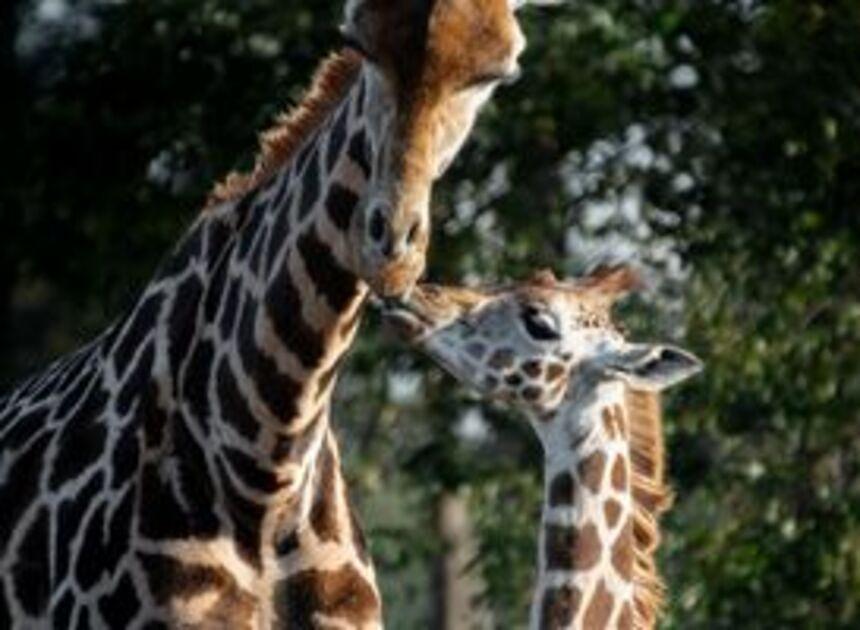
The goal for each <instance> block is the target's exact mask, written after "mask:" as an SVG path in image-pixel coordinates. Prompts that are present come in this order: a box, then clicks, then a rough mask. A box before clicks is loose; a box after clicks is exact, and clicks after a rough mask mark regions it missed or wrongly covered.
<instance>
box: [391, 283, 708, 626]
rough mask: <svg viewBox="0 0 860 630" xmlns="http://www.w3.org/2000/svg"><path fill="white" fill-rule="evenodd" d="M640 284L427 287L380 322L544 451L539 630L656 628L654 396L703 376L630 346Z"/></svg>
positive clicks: (665, 351) (672, 354)
mask: <svg viewBox="0 0 860 630" xmlns="http://www.w3.org/2000/svg"><path fill="white" fill-rule="evenodd" d="M636 283H637V279H636V277H635V275H634V274H633V273H632V272H630V271H629V270H628V269H625V268H617V269H613V270H602V271H600V272H596V273H594V274H593V275H591V276H588V277H586V278H582V279H580V280H578V281H576V282H559V281H557V280H556V279H555V278H554V277H553V276H552V274H551V273H548V272H543V273H539V274H537V275H536V276H535V277H534V278H532V279H531V280H529V281H527V282H523V283H520V284H517V285H514V286H511V287H507V288H500V289H495V290H473V289H465V288H460V287H439V286H434V285H419V286H418V287H417V288H416V289H415V291H414V292H413V293H412V294H411V296H410V299H409V300H408V302H406V303H400V302H398V301H388V302H386V303H385V309H384V313H385V317H386V319H387V321H389V322H390V323H391V324H392V325H393V326H395V327H396V329H398V330H399V331H400V332H401V334H402V335H403V336H404V337H405V338H406V339H407V340H409V341H411V342H412V343H414V344H416V345H418V346H419V347H420V348H421V349H423V350H424V351H425V352H426V353H427V354H428V355H429V356H430V357H431V358H433V359H435V360H436V361H437V362H438V363H439V364H440V365H441V366H443V367H444V368H445V369H446V370H448V371H449V372H450V373H451V374H452V375H454V376H455V377H456V378H458V379H460V380H461V381H463V382H464V383H466V384H468V385H470V386H472V387H473V388H474V389H476V390H478V391H479V392H480V393H481V394H482V395H484V396H486V397H488V398H496V399H501V400H504V401H506V402H508V403H510V404H513V405H516V406H517V407H518V408H520V410H522V411H524V412H525V414H526V415H527V417H528V418H529V421H530V423H531V425H532V427H533V428H534V430H535V432H536V433H537V435H538V437H539V438H540V441H541V444H542V446H543V449H544V483H545V493H544V503H543V517H542V519H541V520H542V522H541V530H540V545H539V552H538V574H537V586H536V588H535V591H534V596H533V598H532V608H531V624H530V628H532V629H533V630H570V629H576V630H605V629H608V628H617V629H618V630H630V629H631V628H634V627H635V628H637V629H647V628H653V627H654V625H655V623H656V616H657V612H658V611H659V608H660V605H661V601H662V592H663V588H662V582H661V581H660V577H659V575H658V573H657V569H656V565H655V562H654V553H655V551H656V549H657V546H658V544H659V541H660V534H659V528H658V518H659V516H660V514H661V513H662V512H663V511H665V509H667V507H668V504H669V501H670V496H671V495H670V492H669V490H668V488H667V487H666V484H665V479H664V463H663V456H664V453H663V435H662V422H661V418H660V402H659V398H658V396H657V392H659V391H661V390H663V389H664V388H666V387H670V386H672V385H674V384H676V383H679V382H681V381H683V380H685V379H686V378H688V377H690V376H692V375H693V374H695V373H696V372H698V371H699V370H700V369H701V363H700V362H699V360H698V359H697V358H696V357H694V356H692V355H691V354H689V353H687V352H685V351H683V350H680V349H678V348H674V347H671V346H663V345H650V344H633V343H630V342H628V341H627V340H626V339H625V338H624V336H623V335H622V334H621V333H620V332H619V331H618V329H617V328H616V327H615V325H614V324H613V322H612V320H611V317H610V310H611V307H612V304H613V303H614V301H615V300H616V299H617V298H618V297H619V296H620V295H622V294H623V293H625V292H626V291H628V290H629V289H631V288H632V287H633V286H635V284H636Z"/></svg>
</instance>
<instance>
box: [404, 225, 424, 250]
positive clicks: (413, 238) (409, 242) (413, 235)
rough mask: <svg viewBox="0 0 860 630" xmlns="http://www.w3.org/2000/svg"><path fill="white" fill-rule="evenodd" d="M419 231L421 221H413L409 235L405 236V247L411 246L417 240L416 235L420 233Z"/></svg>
mask: <svg viewBox="0 0 860 630" xmlns="http://www.w3.org/2000/svg"><path fill="white" fill-rule="evenodd" d="M420 230H421V221H415V223H413V224H412V227H411V228H409V233H408V234H407V235H406V244H407V245H412V244H414V243H415V241H416V240H417V238H418V233H419V232H420Z"/></svg>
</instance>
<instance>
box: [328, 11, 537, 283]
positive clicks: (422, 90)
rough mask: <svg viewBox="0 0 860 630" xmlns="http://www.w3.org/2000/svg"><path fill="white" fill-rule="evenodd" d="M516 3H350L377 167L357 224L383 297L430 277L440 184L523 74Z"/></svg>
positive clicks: (364, 271)
mask: <svg viewBox="0 0 860 630" xmlns="http://www.w3.org/2000/svg"><path fill="white" fill-rule="evenodd" d="M518 4H519V3H517V2H513V1H512V0H349V1H348V2H347V5H346V21H345V23H344V26H343V34H344V36H345V38H346V40H347V42H348V43H349V44H350V45H351V46H352V47H353V48H355V49H357V50H358V51H359V52H360V53H361V54H362V55H363V57H364V58H365V60H366V63H365V64H364V67H365V69H364V80H365V83H366V88H367V90H368V97H367V98H366V103H367V106H368V110H367V112H366V120H367V132H368V136H369V138H368V141H369V143H370V144H371V146H372V154H373V155H374V156H375V164H374V165H373V168H372V169H371V171H372V173H371V181H370V182H369V188H368V192H367V193H366V194H365V195H364V198H363V200H362V206H361V210H362V211H360V212H358V213H356V217H357V218H356V220H355V222H354V225H353V238H354V246H355V247H354V249H355V251H356V252H357V254H358V257H359V260H358V267H359V269H360V271H361V275H362V276H363V277H364V278H365V279H366V280H367V281H368V282H369V284H370V285H371V287H372V288H373V289H374V290H375V291H376V292H377V293H379V294H382V295H397V294H401V293H403V292H405V291H407V290H408V289H411V288H412V286H413V285H414V283H415V282H416V281H417V279H418V278H419V277H420V275H421V274H422V273H423V271H424V266H425V257H426V250H427V245H428V241H429V236H430V235H429V231H430V190H431V185H432V183H433V181H434V180H435V179H437V178H438V177H439V176H440V175H441V174H442V173H443V172H444V171H445V169H446V168H447V167H448V165H449V164H450V163H451V161H452V160H453V158H454V156H455V155H456V153H457V152H458V150H459V149H460V147H461V145H462V144H463V142H464V140H465V138H466V136H467V135H468V132H469V131H470V129H471V127H472V125H473V123H474V120H475V117H476V114H477V112H478V109H479V108H480V106H481V105H482V104H483V103H484V102H485V101H486V100H487V99H488V98H489V96H490V94H491V93H492V91H493V89H494V87H496V86H497V85H498V84H499V83H501V82H504V81H506V80H509V79H512V78H515V77H516V76H517V74H518V73H519V67H518V64H517V59H518V57H519V55H520V53H521V52H522V50H523V48H524V45H525V40H524V37H523V35H522V32H521V30H520V28H519V25H518V23H517V21H516V18H515V16H514V10H515V8H516V7H517V6H518Z"/></svg>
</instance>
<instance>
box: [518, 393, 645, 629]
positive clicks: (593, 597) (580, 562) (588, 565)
mask: <svg viewBox="0 0 860 630" xmlns="http://www.w3.org/2000/svg"><path fill="white" fill-rule="evenodd" d="M544 421H545V420H544ZM551 422H552V426H551V427H549V429H550V430H549V431H547V430H546V429H544V431H543V433H542V437H543V438H544V439H543V442H544V446H545V451H546V458H545V466H544V483H545V489H544V492H545V494H544V505H543V514H542V519H541V531H540V548H539V553H538V555H539V567H538V582H537V588H536V589H535V593H534V597H533V600H532V611H531V627H532V628H534V629H538V628H541V629H547V628H553V629H560V628H581V629H585V630H597V629H600V628H619V629H621V628H631V627H632V622H633V613H634V609H633V606H634V582H633V563H634V546H633V544H634V539H633V508H634V506H633V497H632V495H631V491H630V449H629V442H628V437H629V434H628V420H627V417H626V412H625V408H624V390H623V386H621V385H620V384H601V385H600V386H599V387H598V395H597V396H596V398H589V399H588V401H587V402H584V403H581V402H579V403H577V402H574V403H573V404H570V405H569V406H568V407H567V408H563V409H562V410H561V411H560V412H559V414H558V417H557V418H556V419H555V420H554V421H551Z"/></svg>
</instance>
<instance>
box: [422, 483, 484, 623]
mask: <svg viewBox="0 0 860 630" xmlns="http://www.w3.org/2000/svg"><path fill="white" fill-rule="evenodd" d="M435 518H436V532H437V534H438V535H439V537H440V539H441V540H442V544H443V545H444V549H443V552H442V555H441V556H439V558H438V559H437V561H436V566H435V567H434V571H433V604H434V611H433V612H434V615H433V617H434V618H433V628H434V629H435V630H484V629H487V630H489V629H490V628H492V627H493V622H492V615H491V614H490V612H489V610H487V609H486V607H485V606H484V605H482V604H481V603H480V602H479V597H480V595H481V593H482V591H483V586H484V585H483V580H482V579H481V576H480V575H479V574H478V572H477V571H476V570H475V569H474V568H472V569H468V567H469V563H471V562H472V561H473V560H474V558H475V556H476V555H477V552H478V546H477V542H476V541H475V536H474V533H473V531H472V523H471V521H470V519H469V510H468V504H467V502H466V499H465V497H464V496H463V495H462V493H453V492H443V493H442V494H440V495H439V497H438V498H437V500H436V514H435Z"/></svg>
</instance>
